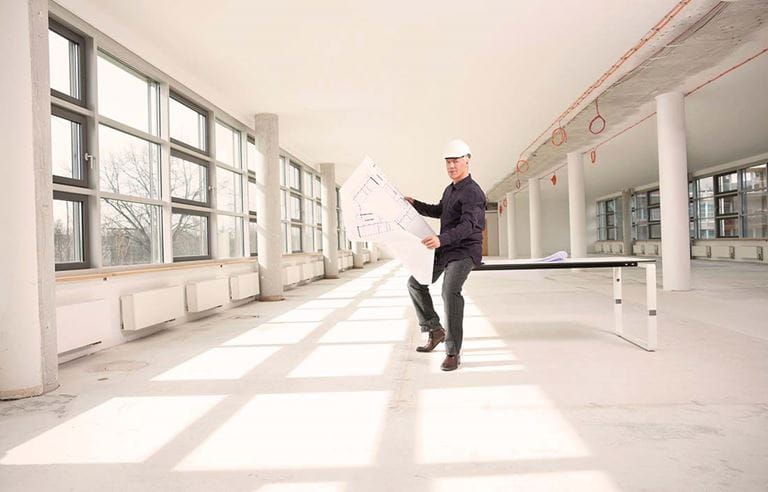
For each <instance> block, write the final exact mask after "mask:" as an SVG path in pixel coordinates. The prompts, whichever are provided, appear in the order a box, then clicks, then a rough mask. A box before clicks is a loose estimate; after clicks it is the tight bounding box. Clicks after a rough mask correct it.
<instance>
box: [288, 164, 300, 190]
mask: <svg viewBox="0 0 768 492" xmlns="http://www.w3.org/2000/svg"><path fill="white" fill-rule="evenodd" d="M288 186H289V187H290V188H293V189H294V190H297V191H301V168H300V167H299V165H298V164H296V163H295V162H291V164H290V165H289V166H288Z"/></svg>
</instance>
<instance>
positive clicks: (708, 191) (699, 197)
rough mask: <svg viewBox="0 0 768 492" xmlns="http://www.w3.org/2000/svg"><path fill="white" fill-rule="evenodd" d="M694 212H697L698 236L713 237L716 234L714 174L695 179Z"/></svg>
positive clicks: (702, 237)
mask: <svg viewBox="0 0 768 492" xmlns="http://www.w3.org/2000/svg"><path fill="white" fill-rule="evenodd" d="M695 183H696V188H695V193H696V194H695V196H694V202H693V203H694V212H695V214H696V226H697V228H698V232H697V235H696V237H698V238H701V239H711V238H714V237H715V236H716V234H715V179H714V177H712V176H708V177H705V178H699V179H697V180H696V181H695Z"/></svg>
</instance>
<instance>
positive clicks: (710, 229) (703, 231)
mask: <svg viewBox="0 0 768 492" xmlns="http://www.w3.org/2000/svg"><path fill="white" fill-rule="evenodd" d="M713 237H716V236H715V219H701V220H699V238H700V239H711V238H713Z"/></svg>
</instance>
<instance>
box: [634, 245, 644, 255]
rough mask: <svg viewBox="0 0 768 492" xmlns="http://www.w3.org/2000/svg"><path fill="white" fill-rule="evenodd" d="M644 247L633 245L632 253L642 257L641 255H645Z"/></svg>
mask: <svg viewBox="0 0 768 492" xmlns="http://www.w3.org/2000/svg"><path fill="white" fill-rule="evenodd" d="M643 246H644V245H642V244H633V245H632V252H633V253H634V254H636V255H641V254H643V253H645V248H644V247H643Z"/></svg>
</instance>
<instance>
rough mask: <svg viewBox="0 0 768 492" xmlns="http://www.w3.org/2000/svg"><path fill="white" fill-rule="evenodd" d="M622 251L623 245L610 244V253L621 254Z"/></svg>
mask: <svg viewBox="0 0 768 492" xmlns="http://www.w3.org/2000/svg"><path fill="white" fill-rule="evenodd" d="M623 251H624V245H623V244H622V243H613V244H611V252H612V253H622V252H623Z"/></svg>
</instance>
